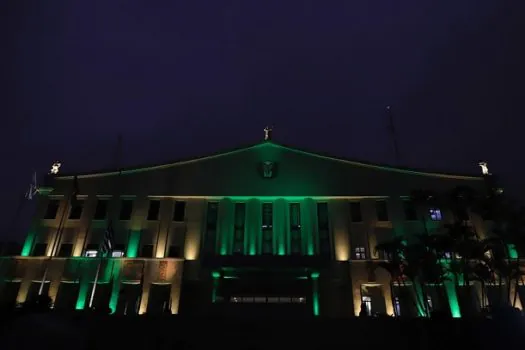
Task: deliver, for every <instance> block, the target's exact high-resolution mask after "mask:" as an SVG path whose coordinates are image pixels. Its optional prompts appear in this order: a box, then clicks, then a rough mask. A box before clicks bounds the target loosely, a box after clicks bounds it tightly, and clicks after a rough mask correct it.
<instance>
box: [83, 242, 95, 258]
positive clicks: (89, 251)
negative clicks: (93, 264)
mask: <svg viewBox="0 0 525 350" xmlns="http://www.w3.org/2000/svg"><path fill="white" fill-rule="evenodd" d="M97 255H98V244H93V243H91V244H88V245H87V246H86V250H85V251H84V256H85V257H86V258H96V257H97Z"/></svg>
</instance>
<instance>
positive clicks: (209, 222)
mask: <svg viewBox="0 0 525 350" xmlns="http://www.w3.org/2000/svg"><path fill="white" fill-rule="evenodd" d="M218 211H219V204H218V203H217V202H208V210H207V215H206V236H205V240H204V252H205V253H207V254H214V253H215V248H216V246H217V214H218Z"/></svg>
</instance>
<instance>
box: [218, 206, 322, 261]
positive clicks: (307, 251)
mask: <svg viewBox="0 0 525 350" xmlns="http://www.w3.org/2000/svg"><path fill="white" fill-rule="evenodd" d="M235 203H236V202H234V201H232V200H230V199H228V198H226V199H223V200H221V201H220V202H219V212H218V227H217V231H218V235H217V249H216V252H218V253H219V254H221V255H231V254H233V253H234V240H235V238H234V235H235ZM244 203H245V222H244V251H243V254H244V255H260V254H263V239H264V238H263V230H262V224H263V223H262V220H263V204H264V203H271V204H272V226H273V227H272V253H273V255H289V254H291V253H292V246H291V241H292V240H291V220H290V219H291V218H290V204H292V203H298V204H299V206H300V225H301V226H300V241H301V255H314V254H318V253H319V239H318V229H317V203H316V202H315V201H314V200H313V199H310V198H306V199H303V200H300V201H294V202H291V201H287V200H285V199H277V200H274V201H272V202H268V201H262V200H259V199H250V200H248V201H246V202H244Z"/></svg>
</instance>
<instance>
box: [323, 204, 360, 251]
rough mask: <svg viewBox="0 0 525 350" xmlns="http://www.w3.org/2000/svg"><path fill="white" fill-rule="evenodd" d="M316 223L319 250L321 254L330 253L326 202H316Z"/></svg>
mask: <svg viewBox="0 0 525 350" xmlns="http://www.w3.org/2000/svg"><path fill="white" fill-rule="evenodd" d="M358 204H359V203H358ZM317 224H318V229H319V251H320V253H321V255H324V256H328V255H330V235H329V221H328V204H327V203H317Z"/></svg>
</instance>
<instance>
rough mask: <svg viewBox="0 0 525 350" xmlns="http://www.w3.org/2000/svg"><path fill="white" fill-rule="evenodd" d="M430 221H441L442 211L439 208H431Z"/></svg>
mask: <svg viewBox="0 0 525 350" xmlns="http://www.w3.org/2000/svg"><path fill="white" fill-rule="evenodd" d="M428 211H429V214H430V220H432V221H441V210H440V209H437V208H430V209H429V210H428Z"/></svg>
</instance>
